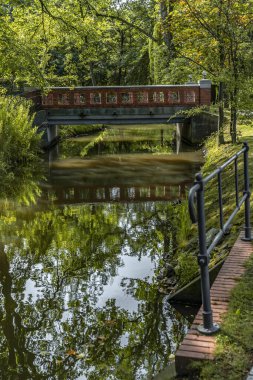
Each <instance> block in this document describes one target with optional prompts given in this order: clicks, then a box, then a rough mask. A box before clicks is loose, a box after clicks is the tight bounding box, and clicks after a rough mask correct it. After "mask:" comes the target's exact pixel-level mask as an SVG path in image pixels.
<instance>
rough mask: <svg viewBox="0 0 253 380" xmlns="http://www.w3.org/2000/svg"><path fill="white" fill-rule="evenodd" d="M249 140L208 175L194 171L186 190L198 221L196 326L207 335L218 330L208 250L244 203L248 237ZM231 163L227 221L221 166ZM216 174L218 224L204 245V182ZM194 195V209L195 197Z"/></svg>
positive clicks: (190, 206)
mask: <svg viewBox="0 0 253 380" xmlns="http://www.w3.org/2000/svg"><path fill="white" fill-rule="evenodd" d="M248 151H249V147H248V144H247V143H246V142H245V143H244V144H243V148H242V149H241V150H240V151H239V152H238V153H236V154H235V155H234V156H232V157H231V158H230V159H229V160H227V161H226V162H225V163H224V164H223V165H221V166H220V167H219V168H218V169H216V170H215V171H213V172H212V173H211V174H209V175H208V176H207V177H204V178H203V177H202V175H201V174H200V173H198V174H196V177H195V178H196V180H195V184H194V186H193V187H192V188H191V189H190V191H189V196H188V202H189V213H190V217H191V220H192V222H193V223H196V222H197V224H198V240H199V255H198V264H199V267H200V275H201V292H202V307H203V325H200V326H199V327H198V330H199V331H200V332H201V333H203V334H206V335H210V334H213V333H215V332H216V331H218V330H219V326H218V325H217V324H216V323H214V322H213V317H212V309H211V297H210V279H209V270H208V264H209V260H210V253H211V251H212V250H213V249H214V248H215V247H216V245H217V244H218V243H219V242H220V240H221V239H222V237H223V236H224V235H225V234H226V233H227V232H228V230H229V228H230V224H231V222H232V220H233V219H234V217H235V215H236V214H237V213H238V211H239V210H240V208H241V206H242V205H243V204H244V213H245V228H244V230H245V236H244V238H243V240H246V241H249V240H251V226H250V189H249V171H248ZM241 155H243V161H244V168H243V169H244V170H243V174H244V183H243V186H244V190H243V195H242V197H241V199H239V180H238V158H239V157H240V156H241ZM230 164H234V181H235V203H236V207H235V208H234V210H233V212H232V213H231V215H230V216H229V217H228V219H227V221H226V222H225V221H224V212H223V211H224V210H223V198H222V173H223V171H224V169H225V168H226V167H227V166H228V165H230ZM216 176H217V178H218V189H217V190H218V203H219V224H220V230H219V232H218V233H217V234H216V236H215V237H214V238H213V241H212V242H211V244H210V246H209V247H207V245H206V221H205V185H206V184H207V183H208V182H209V181H210V180H212V179H213V178H215V177H216ZM195 197H196V203H197V204H196V206H197V207H196V210H195V205H194V201H195Z"/></svg>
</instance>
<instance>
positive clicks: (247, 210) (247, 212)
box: [242, 142, 252, 241]
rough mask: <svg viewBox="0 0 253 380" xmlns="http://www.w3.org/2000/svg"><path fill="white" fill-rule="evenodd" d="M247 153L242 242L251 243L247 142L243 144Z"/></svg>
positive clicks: (245, 159)
mask: <svg viewBox="0 0 253 380" xmlns="http://www.w3.org/2000/svg"><path fill="white" fill-rule="evenodd" d="M243 145H244V148H245V152H244V154H243V159H244V191H243V195H244V194H247V198H246V200H245V204H244V213H245V227H244V237H243V238H242V240H244V241H250V240H252V239H251V226H250V189H249V146H248V144H247V143H246V142H244V143H243Z"/></svg>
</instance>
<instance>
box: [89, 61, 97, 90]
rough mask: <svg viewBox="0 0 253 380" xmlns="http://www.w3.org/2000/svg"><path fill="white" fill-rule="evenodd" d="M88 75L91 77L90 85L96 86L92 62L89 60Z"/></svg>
mask: <svg viewBox="0 0 253 380" xmlns="http://www.w3.org/2000/svg"><path fill="white" fill-rule="evenodd" d="M90 77H91V82H92V86H96V85H97V83H96V79H95V75H94V63H93V62H90Z"/></svg>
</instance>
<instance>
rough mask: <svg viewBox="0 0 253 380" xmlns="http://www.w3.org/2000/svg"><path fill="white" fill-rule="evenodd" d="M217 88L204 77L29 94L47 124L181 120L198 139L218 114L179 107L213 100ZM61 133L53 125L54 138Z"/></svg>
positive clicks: (39, 117) (211, 127)
mask: <svg viewBox="0 0 253 380" xmlns="http://www.w3.org/2000/svg"><path fill="white" fill-rule="evenodd" d="M213 93H214V91H213V86H212V84H211V81H210V80H208V79H202V80H200V81H199V82H198V83H186V84H185V85H152V86H120V87H119V86H106V87H105V86H101V87H74V88H69V87H52V88H50V89H49V90H48V92H47V93H46V94H42V93H41V92H40V91H31V92H28V93H26V95H25V96H26V97H27V98H29V99H32V100H33V102H34V103H35V105H36V109H37V111H38V112H37V118H36V123H37V124H38V125H41V124H43V125H46V126H47V127H48V128H49V127H50V126H51V127H52V126H57V125H70V124H73V125H77V124H78V125H79V124H109V125H111V124H115V125H120V124H123V125H124V124H152V123H154V124H159V123H161V124H162V123H170V124H171V123H181V124H182V126H183V125H184V126H185V125H186V124H187V129H186V132H185V133H184V135H185V136H184V137H185V138H186V139H188V140H190V141H191V142H193V143H194V142H199V141H200V140H201V139H202V138H203V137H206V136H207V135H208V134H210V133H211V132H213V131H214V130H215V129H216V128H217V118H212V116H210V114H208V115H209V116H207V114H206V115H205V116H204V117H203V115H202V117H201V116H198V117H192V118H187V117H186V116H185V114H182V113H180V112H182V111H186V110H188V109H191V108H193V107H199V106H207V107H208V106H210V105H211V103H212V102H213V101H214V96H213ZM39 110H40V111H39ZM199 126H201V128H199ZM181 132H182V131H180V133H181ZM56 134H57V131H56V129H53V128H49V133H48V140H49V142H50V141H51V140H52V139H53V138H54V137H55V135H56ZM195 140H196V141H195Z"/></svg>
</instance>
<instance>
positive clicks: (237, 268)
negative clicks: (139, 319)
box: [176, 234, 253, 375]
mask: <svg viewBox="0 0 253 380" xmlns="http://www.w3.org/2000/svg"><path fill="white" fill-rule="evenodd" d="M242 236H243V234H241V235H240V236H239V237H238V239H237V241H236V242H235V244H234V246H233V248H232V249H231V251H230V253H229V255H228V257H227V259H226V261H225V263H224V264H223V266H222V268H221V270H220V272H219V274H218V276H217V278H216V280H215V281H214V283H213V285H212V288H211V303H212V310H213V320H214V322H216V323H220V322H221V321H222V318H223V315H224V313H226V311H227V310H228V302H229V297H230V292H231V289H233V287H234V286H235V285H236V282H237V281H238V279H239V278H240V277H241V276H242V275H243V273H244V272H245V267H244V264H245V261H246V260H247V259H248V258H249V256H250V255H251V253H252V252H253V245H252V243H251V242H244V241H242V240H241V237H242ZM199 324H202V307H201V308H200V310H199V312H198V314H197V315H196V318H195V319H194V321H193V324H192V326H191V329H190V330H189V331H188V333H187V335H186V337H185V339H184V340H183V342H182V343H181V345H180V347H179V349H178V351H177V352H176V371H177V374H178V375H183V374H185V373H187V367H188V366H189V364H191V363H192V362H193V361H196V360H213V359H214V351H215V345H216V336H215V335H213V336H206V335H202V334H200V333H199V332H198V330H197V326H198V325H199Z"/></svg>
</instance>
